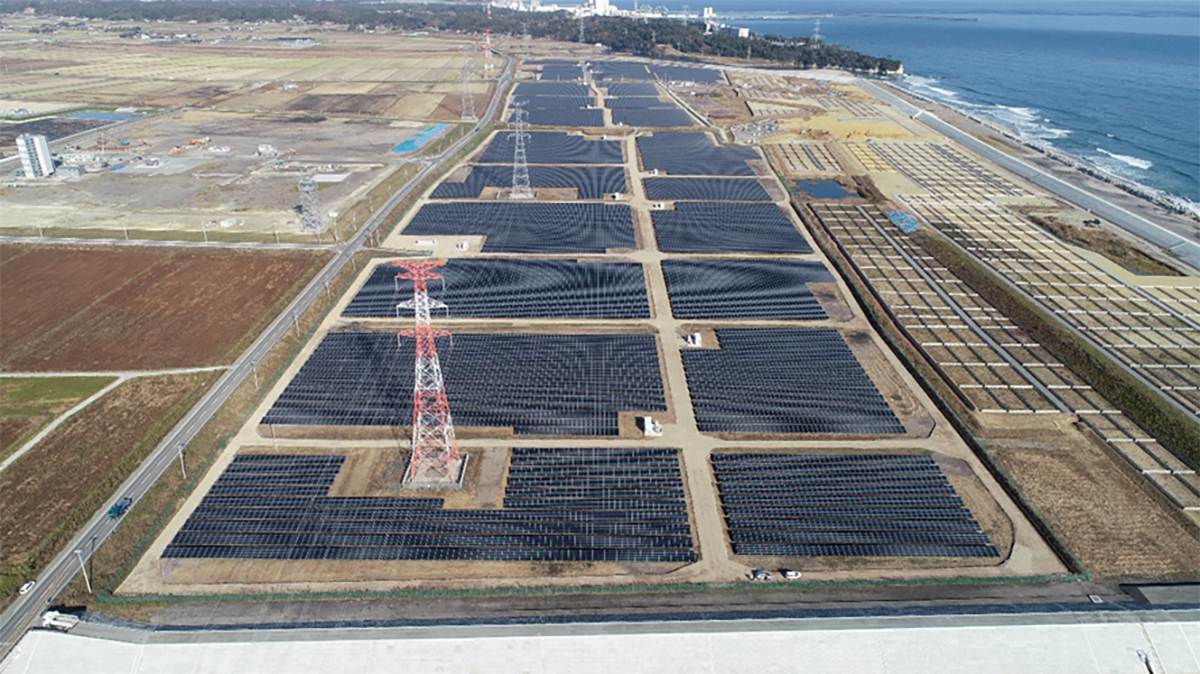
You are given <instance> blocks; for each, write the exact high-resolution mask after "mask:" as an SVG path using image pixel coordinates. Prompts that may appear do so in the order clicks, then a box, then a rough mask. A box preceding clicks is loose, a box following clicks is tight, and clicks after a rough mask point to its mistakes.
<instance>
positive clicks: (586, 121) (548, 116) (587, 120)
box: [508, 108, 604, 128]
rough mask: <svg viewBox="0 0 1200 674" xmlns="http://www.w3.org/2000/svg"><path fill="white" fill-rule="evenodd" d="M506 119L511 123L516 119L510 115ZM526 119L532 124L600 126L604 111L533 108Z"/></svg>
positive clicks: (602, 122)
mask: <svg viewBox="0 0 1200 674" xmlns="http://www.w3.org/2000/svg"><path fill="white" fill-rule="evenodd" d="M514 114H515V113H514ZM508 121H509V122H510V123H511V122H514V121H516V120H515V118H514V117H511V116H510V117H509V119H508ZM526 121H527V122H528V123H529V124H533V125H534V126H574V127H588V128H594V127H602V126H604V111H603V110H600V109H593V110H588V109H585V108H578V109H575V108H534V109H533V110H530V111H529V115H528V117H527V118H526Z"/></svg>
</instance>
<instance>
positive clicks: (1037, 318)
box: [915, 230, 1200, 468]
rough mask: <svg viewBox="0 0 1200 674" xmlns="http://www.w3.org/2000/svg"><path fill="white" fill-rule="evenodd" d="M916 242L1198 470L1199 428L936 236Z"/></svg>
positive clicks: (922, 236) (921, 236)
mask: <svg viewBox="0 0 1200 674" xmlns="http://www.w3.org/2000/svg"><path fill="white" fill-rule="evenodd" d="M915 238H916V240H917V241H918V242H919V243H920V244H921V246H922V247H923V248H924V249H925V250H926V251H928V252H929V253H930V254H931V255H933V256H934V257H935V258H937V260H938V262H940V263H941V264H943V265H944V266H945V267H946V268H947V269H949V270H950V271H951V272H952V273H953V274H955V275H956V276H958V277H959V278H960V279H962V280H963V281H965V282H966V283H967V285H969V286H970V287H971V289H972V290H974V291H975V292H976V293H978V294H979V295H980V297H983V298H984V299H986V300H987V301H988V302H991V303H992V305H993V306H995V307H996V308H997V309H999V310H1000V311H1001V312H1002V313H1003V314H1004V315H1005V316H1007V317H1008V318H1010V319H1011V320H1012V321H1013V322H1014V323H1016V324H1017V326H1018V327H1020V328H1021V329H1022V330H1024V331H1025V332H1026V333H1027V334H1029V336H1030V337H1032V338H1033V339H1034V340H1035V341H1037V342H1038V343H1039V344H1041V345H1042V346H1044V347H1046V349H1047V350H1048V351H1050V353H1051V354H1053V355H1054V357H1055V358H1057V359H1058V360H1060V361H1062V362H1063V363H1064V364H1066V366H1067V367H1069V368H1071V369H1072V370H1073V371H1075V373H1077V374H1078V375H1079V376H1081V377H1083V378H1084V380H1086V381H1087V382H1088V384H1090V385H1091V386H1092V387H1093V388H1094V389H1095V390H1096V391H1098V392H1099V393H1100V394H1102V395H1104V396H1105V397H1107V398H1108V399H1109V400H1111V401H1112V402H1113V403H1114V404H1116V405H1117V407H1119V408H1121V410H1122V411H1124V412H1125V413H1126V414H1128V415H1129V416H1130V417H1131V418H1132V419H1133V420H1134V421H1136V422H1137V423H1139V424H1140V425H1141V426H1142V427H1143V428H1145V429H1146V430H1147V431H1148V432H1149V433H1150V434H1151V435H1153V436H1154V437H1155V438H1157V439H1158V440H1159V442H1161V443H1163V444H1164V445H1167V446H1169V447H1171V448H1172V449H1174V450H1175V451H1176V452H1177V453H1178V454H1179V455H1180V457H1181V458H1183V460H1184V461H1186V462H1187V463H1188V465H1189V466H1191V467H1192V468H1197V467H1200V426H1198V425H1197V424H1195V423H1193V422H1192V421H1191V420H1190V419H1188V417H1187V415H1185V414H1184V413H1183V412H1181V411H1179V410H1178V409H1176V408H1175V407H1174V406H1172V405H1171V404H1170V403H1169V402H1167V401H1166V400H1164V399H1163V398H1162V397H1161V396H1159V395H1158V394H1157V393H1155V392H1154V391H1152V390H1150V388H1148V387H1147V386H1146V385H1145V384H1143V383H1142V382H1141V381H1139V380H1138V379H1137V378H1136V377H1134V376H1133V375H1132V374H1130V373H1128V372H1126V371H1125V370H1124V369H1123V368H1122V367H1121V366H1119V365H1118V364H1117V363H1115V362H1114V361H1113V360H1112V359H1111V358H1109V357H1108V356H1107V355H1105V354H1104V353H1102V352H1101V351H1100V350H1098V349H1096V348H1094V347H1092V346H1091V345H1089V344H1087V343H1086V342H1084V341H1083V340H1082V339H1081V338H1079V337H1078V336H1076V335H1075V334H1074V333H1073V332H1071V331H1070V330H1069V329H1068V328H1067V327H1065V326H1064V325H1062V324H1061V323H1059V321H1058V319H1057V318H1055V317H1054V316H1052V315H1051V314H1050V313H1049V312H1047V311H1045V310H1044V309H1042V308H1041V307H1039V306H1037V305H1036V304H1034V302H1033V301H1032V300H1029V299H1026V298H1024V297H1022V296H1021V295H1019V294H1018V293H1017V292H1016V291H1015V290H1013V289H1011V288H1009V287H1008V286H1007V285H1005V283H1004V282H1003V281H1002V280H1001V279H1000V278H999V277H997V276H996V275H995V274H993V273H992V272H990V271H988V270H986V269H984V268H983V266H982V265H980V264H979V263H977V262H975V261H974V260H972V259H971V258H970V257H968V256H967V254H966V253H964V252H962V251H961V250H959V249H958V248H957V247H956V246H954V245H953V244H952V243H950V242H949V241H947V240H945V239H944V238H942V237H941V236H938V235H936V234H932V233H930V232H927V231H924V230H918V232H917V233H916V234H915Z"/></svg>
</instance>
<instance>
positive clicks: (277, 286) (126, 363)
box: [0, 247, 326, 371]
mask: <svg viewBox="0 0 1200 674" xmlns="http://www.w3.org/2000/svg"><path fill="white" fill-rule="evenodd" d="M325 259H326V258H325V255H324V254H320V255H315V254H312V253H307V252H290V251H289V252H287V253H274V252H272V253H261V252H253V253H249V252H228V251H225V252H215V251H202V252H181V251H160V250H152V249H130V250H114V249H104V248H89V249H87V250H73V249H64V248H61V247H45V248H40V247H39V248H33V249H32V250H30V252H29V253H28V254H26V255H22V256H20V257H17V258H15V259H10V260H8V261H6V262H5V263H4V264H3V267H0V278H2V279H3V285H4V291H3V303H4V314H3V317H2V318H0V365H2V366H3V367H4V369H7V370H27V371H88V370H145V369H154V368H165V367H194V366H203V365H213V364H217V363H221V362H224V361H226V360H227V359H228V358H229V357H230V355H231V354H232V353H233V352H234V351H235V350H236V347H238V346H239V345H240V344H241V343H242V342H243V341H244V339H245V337H246V335H247V332H249V331H251V330H254V329H256V328H258V327H259V326H260V325H262V323H263V321H265V320H266V319H267V318H268V317H269V316H270V315H272V314H273V313H274V311H278V306H279V304H280V303H281V302H283V301H285V300H286V299H287V298H289V297H290V296H291V295H292V294H293V293H294V292H295V289H296V288H298V287H299V284H302V283H303V282H305V281H306V280H308V279H309V278H310V277H311V276H312V275H313V274H314V273H315V272H316V271H317V269H318V268H319V266H320V265H321V264H323V263H324V261H325Z"/></svg>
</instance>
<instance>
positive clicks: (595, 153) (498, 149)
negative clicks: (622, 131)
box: [479, 131, 624, 165]
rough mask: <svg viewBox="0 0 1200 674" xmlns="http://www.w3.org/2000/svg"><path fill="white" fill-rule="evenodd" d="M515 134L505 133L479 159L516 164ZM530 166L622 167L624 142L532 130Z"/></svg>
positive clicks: (527, 149)
mask: <svg viewBox="0 0 1200 674" xmlns="http://www.w3.org/2000/svg"><path fill="white" fill-rule="evenodd" d="M514 145H515V143H514V140H513V134H512V133H507V132H504V131H501V132H500V133H497V134H496V135H495V136H494V137H493V138H492V141H491V142H490V143H489V144H488V147H487V149H486V150H484V152H483V155H482V156H480V158H479V163H481V164H509V165H511V164H512V161H513V150H514V149H515V147H514ZM525 156H526V160H527V161H528V162H529V163H530V164H620V163H621V162H622V161H624V160H623V156H624V155H623V154H622V152H621V141H619V140H601V139H595V140H593V139H587V138H584V137H583V136H581V135H575V134H569V133H567V132H565V131H530V132H529V138H527V139H526V140H525Z"/></svg>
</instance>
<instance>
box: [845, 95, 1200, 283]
mask: <svg viewBox="0 0 1200 674" xmlns="http://www.w3.org/2000/svg"><path fill="white" fill-rule="evenodd" d="M859 84H860V85H861V86H862V87H863V88H864V89H866V90H868V91H870V92H871V93H872V94H874V95H876V96H879V97H880V98H882V99H884V100H885V101H887V102H889V103H891V104H892V105H894V106H896V108H897V109H899V110H900V111H901V112H903V113H904V114H906V115H910V116H911V115H916V116H915V117H913V119H915V120H917V121H918V122H921V123H922V124H924V125H926V126H928V127H930V128H932V129H934V130H936V131H938V132H939V133H941V134H942V135H944V136H947V137H949V138H953V139H954V140H956V141H958V142H959V143H961V144H962V145H964V146H966V147H967V148H968V149H970V150H971V151H972V152H974V153H976V154H979V155H982V156H984V157H986V158H988V159H989V160H991V161H992V162H993V163H995V164H997V165H999V166H1001V167H1003V168H1005V169H1007V170H1009V171H1011V172H1013V173H1015V174H1017V175H1019V176H1021V177H1022V178H1024V179H1025V180H1028V181H1029V182H1030V183H1032V184H1034V185H1037V186H1038V187H1040V188H1042V189H1044V190H1046V191H1048V192H1050V193H1052V194H1057V195H1058V196H1060V197H1062V198H1064V199H1066V200H1067V201H1070V202H1071V203H1073V204H1075V205H1076V206H1079V207H1081V208H1085V209H1087V210H1088V211H1090V212H1091V213H1093V214H1094V215H1096V216H1097V217H1099V218H1102V219H1103V220H1105V221H1107V222H1110V223H1112V224H1114V225H1116V226H1117V227H1120V228H1121V229H1124V230H1125V231H1127V232H1129V233H1131V234H1133V235H1134V236H1137V237H1139V238H1142V239H1144V240H1146V241H1149V242H1150V243H1152V244H1154V245H1156V246H1158V247H1159V248H1162V249H1163V250H1165V251H1167V252H1168V253H1170V254H1171V255H1173V256H1174V257H1175V258H1177V259H1179V260H1180V261H1181V262H1183V263H1184V264H1187V265H1188V266H1190V267H1193V268H1195V269H1200V241H1197V239H1196V236H1195V235H1193V236H1191V237H1188V236H1184V235H1181V234H1179V233H1176V232H1173V231H1170V230H1168V229H1166V228H1165V227H1163V226H1161V225H1158V224H1156V223H1153V222H1150V221H1149V220H1147V219H1145V218H1143V217H1141V216H1139V215H1135V214H1133V213H1130V212H1129V211H1127V210H1125V209H1124V208H1121V207H1120V206H1116V205H1114V204H1111V203H1109V202H1107V201H1105V200H1104V199H1101V198H1100V197H1098V196H1096V195H1094V194H1092V193H1091V192H1087V191H1085V190H1082V189H1080V188H1078V187H1075V186H1074V185H1071V184H1070V183H1067V182H1064V181H1062V180H1060V179H1058V178H1056V177H1054V176H1052V175H1050V174H1049V173H1046V172H1045V171H1042V170H1041V169H1038V168H1035V167H1033V166H1030V165H1029V164H1026V163H1025V162H1023V161H1021V160H1019V159H1016V158H1014V157H1011V156H1009V155H1007V154H1004V153H1003V152H1001V151H999V150H997V149H996V148H994V147H992V146H990V145H988V144H987V143H984V142H982V141H980V140H979V139H977V138H975V137H974V136H972V135H970V134H968V133H966V132H964V131H962V130H960V129H959V128H958V127H955V126H952V125H950V124H948V123H946V122H943V121H942V120H941V119H939V118H938V117H937V116H936V115H934V114H932V113H929V112H924V111H922V110H921V109H920V108H917V107H916V106H914V105H912V104H911V103H909V102H907V101H905V100H903V99H901V98H899V97H897V96H895V95H894V94H892V93H891V92H889V91H888V90H887V89H885V88H883V87H879V86H876V85H874V84H872V83H870V82H866V81H862V80H860V81H859Z"/></svg>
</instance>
